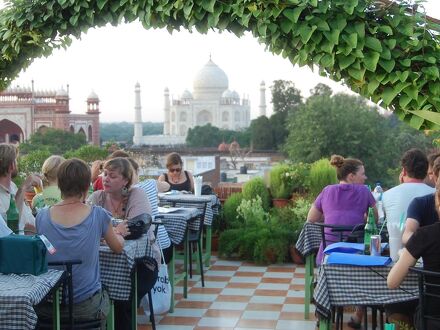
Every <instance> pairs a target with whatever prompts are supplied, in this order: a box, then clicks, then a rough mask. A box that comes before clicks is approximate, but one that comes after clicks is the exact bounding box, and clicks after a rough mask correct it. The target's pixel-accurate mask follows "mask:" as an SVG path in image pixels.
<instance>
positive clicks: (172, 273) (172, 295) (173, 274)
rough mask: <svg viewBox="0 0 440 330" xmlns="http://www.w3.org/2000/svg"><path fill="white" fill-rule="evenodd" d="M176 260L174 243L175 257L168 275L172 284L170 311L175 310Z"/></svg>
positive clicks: (174, 251) (169, 265)
mask: <svg viewBox="0 0 440 330" xmlns="http://www.w3.org/2000/svg"><path fill="white" fill-rule="evenodd" d="M175 262H176V248H175V247H174V245H173V257H172V258H171V260H170V262H169V264H168V277H169V279H170V285H171V303H170V310H169V312H170V313H173V312H174V283H175V278H174V277H175V270H176V266H175V265H174V263H175Z"/></svg>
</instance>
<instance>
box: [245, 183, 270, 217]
mask: <svg viewBox="0 0 440 330" xmlns="http://www.w3.org/2000/svg"><path fill="white" fill-rule="evenodd" d="M242 193H243V199H246V200H252V199H254V198H256V197H257V196H260V198H261V201H262V205H263V209H264V210H265V211H268V210H269V205H270V197H269V191H268V190H267V187H266V183H265V182H264V180H263V179H262V178H260V177H255V178H253V179H251V180H249V181H248V182H246V183H245V184H244V185H243V190H242Z"/></svg>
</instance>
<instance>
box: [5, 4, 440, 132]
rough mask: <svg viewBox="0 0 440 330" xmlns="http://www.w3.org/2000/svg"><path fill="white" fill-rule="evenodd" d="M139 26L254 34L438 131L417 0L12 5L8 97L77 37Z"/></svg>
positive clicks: (430, 45) (432, 71)
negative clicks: (24, 74) (16, 82)
mask: <svg viewBox="0 0 440 330" xmlns="http://www.w3.org/2000/svg"><path fill="white" fill-rule="evenodd" d="M136 20H139V21H140V22H141V23H142V25H143V26H144V27H145V28H147V29H148V28H167V29H168V31H169V32H170V33H171V32H172V31H174V30H179V29H180V28H184V29H188V30H189V31H193V30H194V29H195V30H197V31H198V32H200V33H207V31H208V30H210V29H216V30H218V31H224V30H227V31H230V32H232V33H234V34H235V35H237V36H241V35H243V34H244V33H245V32H246V31H250V32H251V33H252V34H253V35H254V36H255V37H256V38H259V41H260V42H262V43H264V44H266V45H267V48H268V49H269V50H270V51H272V52H273V53H275V54H280V55H281V56H283V57H285V58H288V59H289V60H290V61H291V62H292V63H293V64H298V65H299V66H304V65H307V66H309V67H313V66H318V67H319V73H320V74H321V75H323V76H327V77H330V78H332V79H333V80H336V81H343V82H344V83H345V84H347V85H348V86H350V87H351V89H352V90H354V91H355V92H358V93H360V94H361V95H363V96H367V97H371V99H372V100H373V101H374V102H382V103H383V105H384V106H386V107H388V108H389V109H393V110H394V111H395V113H396V114H397V115H398V116H399V118H401V119H402V120H404V121H405V122H407V123H409V124H410V125H411V126H413V127H415V128H417V129H424V128H430V129H433V128H436V127H437V128H438V127H439V124H440V119H439V117H440V114H438V112H439V110H440V98H439V90H440V74H439V70H438V66H437V63H439V62H440V51H439V48H438V44H439V40H440V36H439V33H437V32H438V30H439V28H438V25H436V24H432V23H430V22H427V21H426V16H425V15H423V14H421V13H417V12H415V13H414V12H413V6H412V3H411V2H409V1H401V2H399V3H393V4H391V5H390V6H383V4H382V3H381V2H380V1H366V0H359V1H357V0H353V1H330V0H322V1H316V0H314V1H310V0H295V1H290V2H287V3H284V2H283V3H280V2H278V1H258V2H247V1H230V2H227V1H223V2H220V1H214V0H194V1H180V0H179V1H175V0H172V1H171V0H163V1H138V2H135V1H131V0H130V1H129V0H127V1H108V0H97V1H86V0H80V1H67V0H44V1H43V0H35V1H20V0H11V1H9V2H8V3H7V7H6V8H5V9H3V10H2V11H1V12H0V40H2V45H1V54H2V56H1V58H0V89H4V88H6V87H7V86H8V85H9V84H10V83H11V81H12V80H13V79H14V78H15V77H16V76H17V75H18V74H19V72H20V71H21V70H22V69H26V68H27V67H28V66H29V65H30V64H31V63H32V61H33V60H34V59H35V58H38V57H41V56H49V55H50V54H51V53H52V51H53V49H58V48H61V47H64V48H66V47H68V46H69V45H70V44H71V42H72V40H71V37H75V38H79V37H80V36H81V34H82V33H85V32H87V31H88V30H89V29H90V28H93V27H101V26H104V25H106V24H108V23H110V24H112V25H115V26H116V25H118V24H120V23H128V22H134V21H136ZM433 30H434V32H433Z"/></svg>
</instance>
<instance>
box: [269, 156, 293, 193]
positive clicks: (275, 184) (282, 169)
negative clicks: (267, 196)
mask: <svg viewBox="0 0 440 330" xmlns="http://www.w3.org/2000/svg"><path fill="white" fill-rule="evenodd" d="M289 170H290V168H289V165H287V164H279V165H275V166H274V167H272V169H271V170H270V184H269V187H270V192H271V194H272V197H273V198H289V197H290V195H292V187H291V186H290V185H289V181H288V180H287V179H288V174H289Z"/></svg>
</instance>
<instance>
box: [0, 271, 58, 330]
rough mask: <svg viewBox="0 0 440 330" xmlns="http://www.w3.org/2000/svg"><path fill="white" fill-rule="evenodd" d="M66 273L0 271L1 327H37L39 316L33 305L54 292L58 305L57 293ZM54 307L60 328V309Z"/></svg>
mask: <svg viewBox="0 0 440 330" xmlns="http://www.w3.org/2000/svg"><path fill="white" fill-rule="evenodd" d="M64 274H65V272H64V271H62V270H55V269H49V270H48V271H47V272H46V273H43V274H40V275H29V274H0V329H8V330H10V329H11V330H13V329H17V330H27V329H29V330H31V329H35V327H36V325H37V322H38V317H37V314H36V312H35V310H34V306H35V305H37V304H39V303H40V302H41V301H42V300H43V299H44V298H45V297H46V296H48V295H49V294H51V293H53V295H54V301H55V304H57V306H59V299H57V298H56V297H55V296H56V293H57V291H58V288H59V287H60V285H61V283H62V281H63V279H64ZM57 310H58V312H56V309H54V324H56V326H54V328H55V329H57V328H58V329H59V317H58V316H59V308H58V309H57Z"/></svg>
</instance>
